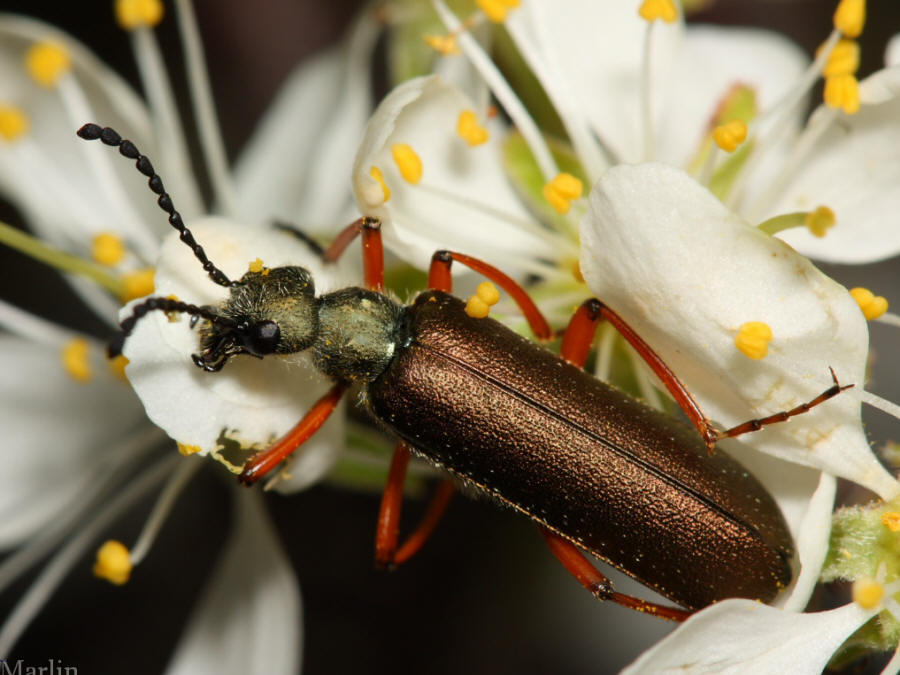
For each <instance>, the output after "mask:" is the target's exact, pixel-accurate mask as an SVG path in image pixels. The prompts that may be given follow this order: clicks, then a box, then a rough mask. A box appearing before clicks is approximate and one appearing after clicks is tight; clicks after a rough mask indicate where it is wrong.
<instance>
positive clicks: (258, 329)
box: [244, 321, 281, 356]
mask: <svg viewBox="0 0 900 675" xmlns="http://www.w3.org/2000/svg"><path fill="white" fill-rule="evenodd" d="M280 339H281V329H280V328H279V327H278V324H277V323H275V322H274V321H260V322H259V323H257V324H254V325H253V326H252V327H251V328H250V332H249V334H248V335H247V337H246V338H245V342H244V346H245V347H246V348H247V349H248V350H249V351H250V352H251V353H253V354H255V355H257V356H263V355H264V354H271V353H272V352H274V351H275V349H276V348H277V347H278V341H279V340H280Z"/></svg>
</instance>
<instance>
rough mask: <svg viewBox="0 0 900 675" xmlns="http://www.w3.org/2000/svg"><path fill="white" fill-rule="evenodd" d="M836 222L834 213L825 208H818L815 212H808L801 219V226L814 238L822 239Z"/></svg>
mask: <svg viewBox="0 0 900 675" xmlns="http://www.w3.org/2000/svg"><path fill="white" fill-rule="evenodd" d="M836 222H837V220H836V219H835V217H834V211H832V210H831V209H829V208H828V207H827V206H820V207H818V208H817V209H816V210H815V211H810V212H809V213H807V214H806V217H805V218H804V219H803V224H804V225H806V227H807V228H808V229H809V231H810V232H811V233H812V234H813V235H815V236H816V237H824V236H825V235H826V234H827V232H828V230H830V229H831V228H832V227H834V224H835V223H836Z"/></svg>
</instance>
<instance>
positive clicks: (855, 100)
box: [823, 75, 859, 115]
mask: <svg viewBox="0 0 900 675" xmlns="http://www.w3.org/2000/svg"><path fill="white" fill-rule="evenodd" d="M823 98H824V99H825V105H827V106H828V107H829V108H840V109H841V110H843V111H844V112H845V113H847V114H848V115H853V114H854V113H856V112H858V111H859V82H858V81H857V80H856V77H854V76H853V75H835V76H833V77H828V78H826V79H825V95H824V97H823Z"/></svg>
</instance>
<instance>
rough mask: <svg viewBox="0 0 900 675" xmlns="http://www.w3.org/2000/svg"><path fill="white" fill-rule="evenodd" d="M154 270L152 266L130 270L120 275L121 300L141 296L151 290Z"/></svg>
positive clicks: (126, 300) (148, 293)
mask: <svg viewBox="0 0 900 675" xmlns="http://www.w3.org/2000/svg"><path fill="white" fill-rule="evenodd" d="M155 272H156V270H154V269H153V268H152V267H145V268H144V269H142V270H138V271H136V272H131V273H130V274H126V275H125V276H124V277H122V297H121V300H122V302H128V301H129V300H134V299H135V298H143V297H144V296H145V295H150V294H151V293H152V292H153V275H154V273H155Z"/></svg>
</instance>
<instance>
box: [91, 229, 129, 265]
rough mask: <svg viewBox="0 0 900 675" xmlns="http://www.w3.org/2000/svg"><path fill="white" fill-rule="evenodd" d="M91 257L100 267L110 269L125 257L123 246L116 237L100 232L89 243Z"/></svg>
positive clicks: (110, 233) (109, 233)
mask: <svg viewBox="0 0 900 675" xmlns="http://www.w3.org/2000/svg"><path fill="white" fill-rule="evenodd" d="M91 257H92V258H93V259H94V260H95V261H96V262H98V263H100V264H101V265H108V266H110V267H112V266H113V265H117V264H118V263H120V262H121V261H122V258H124V257H125V244H124V242H123V241H122V240H121V239H120V238H119V236H118V235H115V234H113V233H112V232H101V233H99V234H96V235H94V239H93V241H92V242H91Z"/></svg>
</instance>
